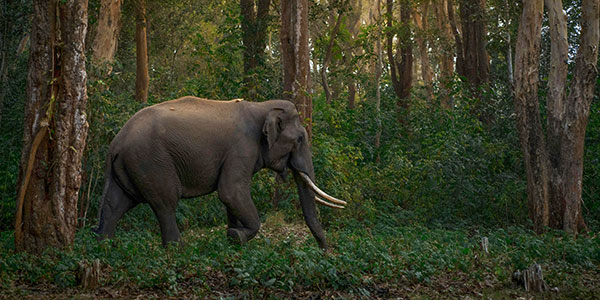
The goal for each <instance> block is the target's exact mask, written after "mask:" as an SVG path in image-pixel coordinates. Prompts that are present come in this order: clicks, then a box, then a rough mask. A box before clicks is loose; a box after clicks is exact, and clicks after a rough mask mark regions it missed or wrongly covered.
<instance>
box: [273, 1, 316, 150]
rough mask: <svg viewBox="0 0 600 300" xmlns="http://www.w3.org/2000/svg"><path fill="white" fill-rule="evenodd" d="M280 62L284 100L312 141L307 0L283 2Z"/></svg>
mask: <svg viewBox="0 0 600 300" xmlns="http://www.w3.org/2000/svg"><path fill="white" fill-rule="evenodd" d="M279 39H280V41H281V62H282V65H283V97H284V98H285V99H290V100H292V101H294V103H295V104H296V108H297V109H298V112H299V113H300V119H301V120H302V121H303V123H304V125H305V127H306V132H307V133H308V138H309V140H310V139H311V137H312V109H313V108H312V99H311V98H310V96H309V93H308V83H309V72H310V67H309V61H310V56H309V51H308V0H282V1H281V29H280V31H279Z"/></svg>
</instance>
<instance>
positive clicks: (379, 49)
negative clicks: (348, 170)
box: [375, 0, 391, 163]
mask: <svg viewBox="0 0 600 300" xmlns="http://www.w3.org/2000/svg"><path fill="white" fill-rule="evenodd" d="M390 2H391V0H388V2H387V4H388V7H389V6H390ZM388 11H389V8H388ZM377 19H378V20H377V29H378V30H377V44H376V47H377V49H376V50H377V63H376V64H375V84H376V86H377V90H376V94H375V101H376V102H375V120H376V122H377V132H375V153H376V154H375V162H376V163H379V162H380V160H381V156H380V152H379V148H380V147H381V132H382V131H383V127H382V124H381V72H382V69H383V67H382V64H383V50H382V46H381V40H382V37H381V35H382V34H383V28H381V0H377ZM388 21H389V19H388ZM388 26H389V25H388Z"/></svg>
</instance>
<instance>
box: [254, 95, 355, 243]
mask: <svg viewBox="0 0 600 300" xmlns="http://www.w3.org/2000/svg"><path fill="white" fill-rule="evenodd" d="M263 135H264V139H263V145H262V148H263V158H264V160H265V165H266V167H268V168H270V169H272V170H274V171H276V172H279V173H283V172H285V171H286V169H288V168H289V169H291V171H292V173H293V175H294V179H295V182H296V185H297V188H298V196H299V198H300V205H301V207H302V213H303V215H304V220H305V221H306V224H307V225H308V227H309V228H310V230H311V232H312V234H313V236H314V237H315V239H316V240H317V242H318V243H319V246H320V247H321V248H327V243H326V241H325V234H324V233H323V229H322V228H321V224H320V223H319V221H318V219H317V214H316V208H315V201H317V202H318V203H320V204H322V205H325V206H329V207H332V208H344V206H343V205H346V202H345V201H342V200H339V199H336V198H334V197H332V196H329V195H328V194H326V193H325V192H323V191H322V190H321V189H319V188H318V187H317V186H316V184H315V183H314V182H315V175H314V168H313V162H312V155H311V152H310V145H309V144H308V139H307V133H306V130H305V129H304V127H303V126H302V124H301V122H300V117H299V115H298V112H297V111H296V109H295V107H293V105H291V106H290V107H286V108H273V109H271V110H270V111H269V112H268V113H267V116H266V118H265V122H264V125H263ZM323 198H324V199H323ZM325 199H326V200H325Z"/></svg>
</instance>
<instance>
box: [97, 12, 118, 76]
mask: <svg viewBox="0 0 600 300" xmlns="http://www.w3.org/2000/svg"><path fill="white" fill-rule="evenodd" d="M122 3H123V0H102V1H100V12H99V16H98V26H97V29H96V37H95V38H94V42H93V44H92V51H93V53H94V55H93V62H94V63H95V64H96V65H97V66H99V67H104V65H106V69H105V70H106V74H107V75H108V74H110V73H111V72H112V66H111V64H112V62H113V61H114V57H115V52H116V51H117V43H118V36H119V30H120V29H121V4H122Z"/></svg>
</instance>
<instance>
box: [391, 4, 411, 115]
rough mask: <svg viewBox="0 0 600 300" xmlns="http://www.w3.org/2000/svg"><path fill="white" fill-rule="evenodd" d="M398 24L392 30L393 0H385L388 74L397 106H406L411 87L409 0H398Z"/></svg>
mask: <svg viewBox="0 0 600 300" xmlns="http://www.w3.org/2000/svg"><path fill="white" fill-rule="evenodd" d="M399 5H400V26H399V28H398V30H394V27H393V18H394V11H393V7H394V1H393V0H387V6H386V12H387V27H388V28H387V56H388V60H389V64H390V74H391V76H392V85H393V87H394V92H395V93H396V96H397V97H398V98H399V100H398V102H397V104H398V107H402V108H408V102H407V101H406V98H408V96H409V95H410V90H411V88H412V73H413V52H412V42H411V35H412V34H411V29H410V19H411V11H412V7H411V3H410V1H409V0H399ZM396 33H397V36H398V37H397V40H398V41H397V48H398V50H397V51H394V40H395V39H396Z"/></svg>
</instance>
